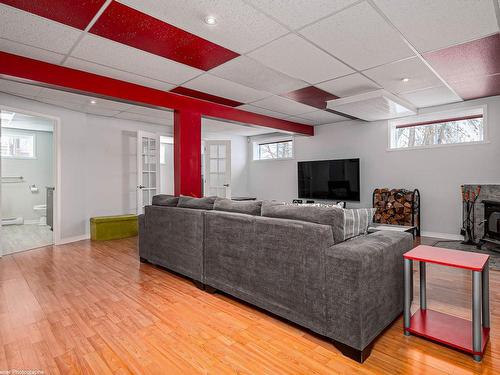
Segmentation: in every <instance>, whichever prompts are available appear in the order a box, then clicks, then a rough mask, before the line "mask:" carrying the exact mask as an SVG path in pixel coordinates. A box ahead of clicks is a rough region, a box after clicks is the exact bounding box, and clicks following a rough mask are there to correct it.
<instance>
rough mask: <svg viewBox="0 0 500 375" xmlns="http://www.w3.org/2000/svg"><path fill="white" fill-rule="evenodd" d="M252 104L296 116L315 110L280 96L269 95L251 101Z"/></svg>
mask: <svg viewBox="0 0 500 375" xmlns="http://www.w3.org/2000/svg"><path fill="white" fill-rule="evenodd" d="M252 105H254V106H257V107H261V108H265V109H269V110H271V111H275V112H281V113H286V114H288V115H290V116H296V115H300V114H302V113H308V112H313V111H315V110H316V108H314V107H311V106H308V105H305V104H302V103H298V102H296V101H294V100H290V99H286V98H283V97H281V96H270V97H269V98H265V99H262V100H259V101H256V102H254V103H252Z"/></svg>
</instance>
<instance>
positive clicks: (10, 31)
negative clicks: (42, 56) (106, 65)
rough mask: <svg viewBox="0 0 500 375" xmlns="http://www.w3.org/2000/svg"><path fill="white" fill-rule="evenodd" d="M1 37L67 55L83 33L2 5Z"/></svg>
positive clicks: (0, 7) (0, 15)
mask: <svg viewBox="0 0 500 375" xmlns="http://www.w3.org/2000/svg"><path fill="white" fill-rule="evenodd" d="M0 19H1V20H2V21H1V30H2V34H1V37H2V38H4V39H8V40H10V41H14V42H18V43H23V44H27V45H29V46H33V47H37V48H41V49H45V50H48V51H52V52H57V53H62V54H66V53H68V52H69V50H70V49H71V47H72V46H73V45H74V44H75V42H76V40H77V39H78V37H79V36H80V34H81V31H79V30H77V29H74V28H72V27H69V26H64V25H62V24H60V23H57V22H53V21H49V20H47V19H45V18H42V17H39V16H35V15H33V14H30V13H27V12H24V11H21V10H18V9H15V8H12V7H9V6H5V5H2V4H0Z"/></svg>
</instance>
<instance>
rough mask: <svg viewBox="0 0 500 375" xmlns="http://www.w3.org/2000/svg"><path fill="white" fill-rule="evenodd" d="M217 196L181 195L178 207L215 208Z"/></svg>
mask: <svg viewBox="0 0 500 375" xmlns="http://www.w3.org/2000/svg"><path fill="white" fill-rule="evenodd" d="M216 198H217V197H203V198H193V197H186V196H184V195H181V196H180V197H179V203H178V204H177V207H182V208H197V209H200V210H213V209H214V202H215V199H216Z"/></svg>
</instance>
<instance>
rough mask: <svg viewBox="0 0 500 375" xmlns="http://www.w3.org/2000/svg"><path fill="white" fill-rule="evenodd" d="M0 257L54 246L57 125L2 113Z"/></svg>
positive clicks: (10, 113) (14, 114)
mask: <svg viewBox="0 0 500 375" xmlns="http://www.w3.org/2000/svg"><path fill="white" fill-rule="evenodd" d="M0 118H1V129H0V130H1V131H0V140H1V153H0V158H1V167H0V171H1V206H0V207H1V226H0V242H1V249H0V250H1V253H0V254H1V255H7V254H12V253H16V252H19V251H24V250H29V249H34V248H39V247H44V246H50V245H52V244H53V243H54V186H55V183H54V181H55V177H54V176H55V174H54V156H55V151H54V150H55V148H54V132H55V127H56V124H55V120H53V119H51V118H47V117H43V116H39V115H33V114H28V113H20V112H17V111H15V110H4V109H2V110H0Z"/></svg>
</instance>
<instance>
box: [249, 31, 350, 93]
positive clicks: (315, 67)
mask: <svg viewBox="0 0 500 375" xmlns="http://www.w3.org/2000/svg"><path fill="white" fill-rule="evenodd" d="M248 56H250V57H252V58H254V59H255V60H257V61H260V62H261V63H263V64H264V65H267V66H269V67H271V68H273V69H275V70H277V71H279V72H283V73H285V74H288V75H289V76H291V77H295V78H299V79H302V80H304V81H306V82H309V83H311V84H314V83H317V82H321V81H326V80H328V79H332V78H335V77H340V76H343V75H346V74H350V73H353V72H354V71H353V70H352V69H351V68H349V67H348V66H347V65H345V64H343V63H341V62H340V61H338V60H337V59H335V58H334V57H332V56H330V55H329V54H327V53H326V52H324V51H322V50H321V49H319V48H318V47H316V46H314V45H313V44H311V43H310V42H308V41H307V40H305V39H304V38H301V37H300V36H298V35H296V34H288V35H285V36H284V37H282V38H280V39H277V40H275V41H273V42H271V43H269V44H266V45H265V46H263V47H260V48H258V49H257V50H255V51H253V52H251V53H249V54H248Z"/></svg>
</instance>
